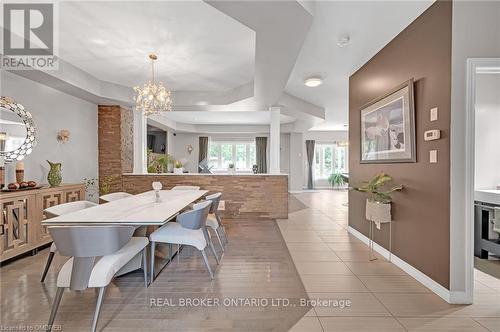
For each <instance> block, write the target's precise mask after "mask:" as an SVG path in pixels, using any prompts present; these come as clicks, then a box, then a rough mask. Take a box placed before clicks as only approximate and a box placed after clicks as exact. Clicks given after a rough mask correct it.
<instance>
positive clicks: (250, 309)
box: [0, 220, 310, 331]
mask: <svg viewBox="0 0 500 332" xmlns="http://www.w3.org/2000/svg"><path fill="white" fill-rule="evenodd" d="M226 223H227V224H228V225H229V227H227V231H228V235H229V240H230V243H229V244H228V245H227V249H226V254H225V255H224V257H223V259H222V262H221V265H220V266H217V268H216V263H215V260H214V259H213V256H211V255H210V254H209V258H210V263H211V266H212V268H213V269H216V270H215V279H214V280H213V281H210V279H209V276H208V272H207V271H206V269H205V266H204V265H203V262H202V259H201V257H200V255H199V254H198V253H197V252H196V250H193V249H191V248H188V247H186V248H183V249H182V250H181V254H180V260H179V262H177V260H176V259H174V261H173V262H172V263H171V264H169V266H167V267H166V268H165V270H163V272H162V273H161V274H160V275H159V276H158V278H157V279H156V280H155V282H154V283H153V284H152V285H151V286H150V287H149V288H148V289H147V290H146V289H145V288H144V284H143V279H142V272H141V271H136V272H133V273H131V274H128V275H125V276H122V277H119V278H116V279H115V281H113V282H112V284H111V285H110V286H109V287H108V289H107V292H106V297H105V301H104V305H103V307H102V311H101V316H100V320H99V324H98V330H99V331H287V330H288V329H289V328H290V327H291V326H293V325H294V324H295V323H296V322H297V321H298V320H299V319H300V318H301V317H302V316H304V315H305V314H306V313H307V311H309V309H310V308H307V307H301V306H300V305H299V304H300V303H299V300H298V299H300V298H306V297H307V295H306V291H305V289H304V287H303V286H302V282H301V280H300V277H299V275H298V273H297V271H296V269H295V266H294V264H293V262H292V259H291V257H290V254H289V252H288V250H287V247H286V245H285V243H284V241H283V238H282V236H281V233H280V231H279V229H278V227H277V225H276V222H275V221H273V220H258V221H255V220H228V221H226ZM216 248H217V244H216ZM47 253H48V250H47V249H46V250H43V251H42V252H41V253H39V254H38V255H36V256H32V257H25V258H22V259H19V260H17V261H14V262H12V263H11V264H8V265H6V266H3V267H2V268H1V270H0V276H1V305H2V307H1V324H0V325H2V326H28V325H29V326H37V325H43V324H46V323H47V320H48V317H49V313H50V306H51V304H52V300H53V298H54V295H55V290H56V286H55V282H56V276H57V271H58V269H59V268H60V266H61V265H62V264H64V262H65V258H63V257H60V256H56V258H55V259H54V262H53V265H52V266H51V269H50V272H49V274H48V276H47V279H46V281H45V283H44V284H42V283H40V281H39V280H40V275H41V272H42V269H43V266H44V264H45V260H46V258H47ZM96 296H97V294H96V293H95V292H94V291H93V290H92V289H88V290H86V291H83V292H80V293H76V292H69V291H67V292H65V294H64V297H63V299H62V302H61V306H60V308H59V312H58V315H57V317H56V321H55V324H58V325H60V326H61V328H62V330H63V331H89V330H90V325H91V320H92V316H93V312H94V307H95V301H96ZM189 298H190V299H192V300H197V299H198V300H199V299H205V298H212V299H215V300H218V301H219V302H220V305H219V306H213V307H199V306H196V307H180V306H177V307H173V306H166V305H165V304H166V303H165V299H168V300H169V301H170V303H171V304H177V305H179V304H181V302H180V301H182V300H184V299H189ZM273 298H275V299H279V298H286V299H290V301H291V303H290V306H282V305H280V306H272V303H271V299H273ZM157 299H160V300H162V302H161V303H160V300H157ZM229 299H233V300H232V301H233V302H235V301H238V300H237V299H266V300H267V305H266V303H265V302H264V303H263V302H262V301H266V300H260V301H259V303H254V305H256V306H251V303H244V302H240V303H228V302H225V301H230V300H229ZM152 301H156V304H157V305H153V306H151V302H152ZM254 301H257V300H254ZM277 301H278V300H275V303H274V304H278V302H277ZM158 304H160V305H158ZM294 304H295V306H294V307H293V306H292V305H294Z"/></svg>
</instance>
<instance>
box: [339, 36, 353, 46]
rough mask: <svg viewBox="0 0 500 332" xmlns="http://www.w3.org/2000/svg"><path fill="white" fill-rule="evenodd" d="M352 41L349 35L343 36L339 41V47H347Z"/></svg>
mask: <svg viewBox="0 0 500 332" xmlns="http://www.w3.org/2000/svg"><path fill="white" fill-rule="evenodd" d="M350 41H351V37H349V35H347V34H346V35H342V36H340V37H339V39H337V46H338V47H340V48H343V47H346V46H347V45H349V42H350Z"/></svg>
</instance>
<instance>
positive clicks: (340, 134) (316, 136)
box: [303, 131, 349, 189]
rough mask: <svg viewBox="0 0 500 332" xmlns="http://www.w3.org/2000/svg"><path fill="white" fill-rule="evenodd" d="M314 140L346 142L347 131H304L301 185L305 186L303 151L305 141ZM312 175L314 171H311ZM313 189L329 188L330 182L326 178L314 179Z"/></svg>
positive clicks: (317, 141) (320, 141) (305, 166)
mask: <svg viewBox="0 0 500 332" xmlns="http://www.w3.org/2000/svg"><path fill="white" fill-rule="evenodd" d="M306 140H315V141H316V144H318V143H330V142H344V141H345V142H347V141H348V140H349V136H348V131H307V132H305V133H304V142H303V145H304V154H303V155H304V158H303V159H304V161H303V164H304V169H305V170H304V175H303V186H304V188H305V187H307V167H309V166H308V165H307V154H306V153H305V144H306V143H305V141H306ZM313 176H314V173H313ZM314 188H315V189H324V188H331V185H330V183H328V180H327V179H316V178H315V179H314Z"/></svg>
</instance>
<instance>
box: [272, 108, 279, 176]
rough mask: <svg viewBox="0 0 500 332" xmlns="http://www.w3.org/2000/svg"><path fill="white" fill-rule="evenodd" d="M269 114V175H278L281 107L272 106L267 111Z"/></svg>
mask: <svg viewBox="0 0 500 332" xmlns="http://www.w3.org/2000/svg"><path fill="white" fill-rule="evenodd" d="M269 111H270V113H271V116H270V118H271V122H270V133H269V138H270V142H269V157H270V163H269V164H270V167H269V173H271V174H280V172H281V171H280V112H281V107H279V106H273V107H271V108H270V109H269Z"/></svg>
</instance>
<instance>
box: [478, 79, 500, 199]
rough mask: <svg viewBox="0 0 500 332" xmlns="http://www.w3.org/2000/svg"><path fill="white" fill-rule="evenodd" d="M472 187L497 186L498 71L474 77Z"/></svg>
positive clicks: (499, 177)
mask: <svg viewBox="0 0 500 332" xmlns="http://www.w3.org/2000/svg"><path fill="white" fill-rule="evenodd" d="M475 111H476V123H475V125H476V134H475V135H476V140H475V145H476V148H475V180H474V184H475V188H477V189H494V188H496V186H497V185H500V149H499V147H498V144H499V142H500V74H478V75H477V76H476V110H475Z"/></svg>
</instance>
